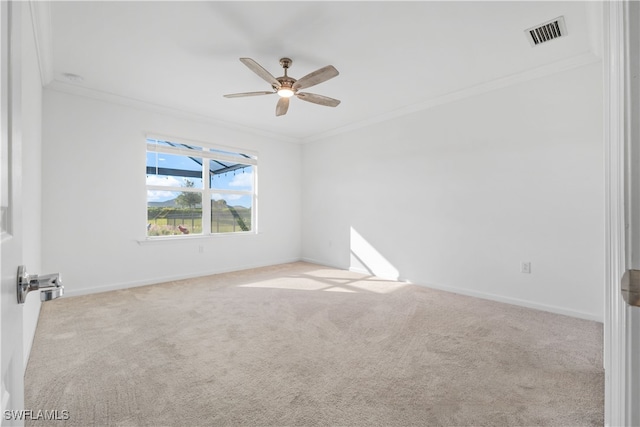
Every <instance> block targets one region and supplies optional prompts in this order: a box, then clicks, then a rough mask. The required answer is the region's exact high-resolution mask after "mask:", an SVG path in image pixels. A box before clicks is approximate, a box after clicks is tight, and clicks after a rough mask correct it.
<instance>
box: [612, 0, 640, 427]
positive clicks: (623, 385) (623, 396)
mask: <svg viewBox="0 0 640 427" xmlns="http://www.w3.org/2000/svg"><path fill="white" fill-rule="evenodd" d="M629 6H630V4H629V2H628V1H626V0H625V1H622V2H618V1H610V2H603V41H604V46H603V47H604V57H603V59H604V61H603V63H604V67H603V71H604V113H605V115H604V142H605V227H606V228H605V250H606V259H605V328H604V339H605V342H604V365H605V366H604V368H605V425H609V426H625V425H632V424H633V423H634V422H636V421H637V420H638V410H639V408H638V406H639V403H638V399H640V396H638V387H637V385H638V381H639V378H634V377H633V376H637V375H638V366H636V365H637V363H636V362H637V358H635V357H633V354H634V353H633V352H636V351H638V350H639V349H637V348H635V346H637V343H638V341H637V340H635V339H632V337H633V336H634V335H632V332H633V334H637V333H638V332H639V329H640V328H639V326H638V316H637V313H636V311H637V310H638V309H636V308H633V307H630V306H629V305H627V303H626V302H625V301H624V299H623V297H622V293H621V289H620V283H621V278H622V275H623V274H624V273H625V271H626V270H627V269H630V268H631V264H630V263H629V262H630V260H631V258H630V255H631V252H632V247H631V246H629V243H630V241H631V239H629V236H630V234H629V233H635V232H636V231H635V227H637V226H638V225H640V224H638V220H637V219H635V218H634V216H633V215H629V214H630V213H631V211H630V210H628V209H629V205H630V201H631V196H632V194H631V193H630V191H629V188H630V187H632V188H636V187H635V186H636V185H637V183H634V182H633V180H634V179H635V177H636V175H637V170H635V169H636V168H638V165H634V164H632V162H630V156H629V154H630V149H631V147H632V145H631V139H630V137H631V136H634V135H635V131H634V132H631V130H632V128H631V125H632V124H633V123H636V119H633V120H632V115H631V114H632V111H633V110H631V106H632V105H633V103H632V100H633V99H635V102H637V100H638V97H639V96H640V94H638V93H633V91H632V90H631V86H630V84H629V83H630V80H629V65H630V63H631V60H636V61H637V60H638V56H639V52H635V51H633V49H632V48H631V47H633V46H636V47H637V43H636V42H633V43H630V38H629V34H630V26H634V27H633V28H634V31H631V33H632V34H637V26H638V25H639V23H638V22H635V20H633V19H630V11H629ZM633 97H635V98H633ZM634 138H635V136H634ZM635 143H636V145H637V141H636V142H635ZM631 168H633V169H631ZM630 183H633V184H634V185H633V186H630V185H629V184H630ZM635 197H637V196H635V195H634V198H635ZM632 225H633V226H634V228H631V226H632Z"/></svg>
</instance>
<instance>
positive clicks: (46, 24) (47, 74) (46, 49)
mask: <svg viewBox="0 0 640 427" xmlns="http://www.w3.org/2000/svg"><path fill="white" fill-rule="evenodd" d="M29 9H30V11H31V20H32V21H33V38H34V40H35V45H36V54H37V56H38V66H39V67H40V80H41V81H42V87H45V86H47V85H48V84H49V83H51V82H52V81H53V78H54V74H53V35H52V25H51V3H50V2H49V1H35V0H30V1H29Z"/></svg>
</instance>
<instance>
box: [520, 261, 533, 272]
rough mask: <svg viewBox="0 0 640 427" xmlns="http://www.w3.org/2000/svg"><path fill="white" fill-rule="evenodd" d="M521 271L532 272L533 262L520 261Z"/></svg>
mask: <svg viewBox="0 0 640 427" xmlns="http://www.w3.org/2000/svg"><path fill="white" fill-rule="evenodd" d="M520 273H525V274H531V262H530V261H522V262H521V263H520Z"/></svg>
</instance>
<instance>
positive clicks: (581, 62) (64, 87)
mask: <svg viewBox="0 0 640 427" xmlns="http://www.w3.org/2000/svg"><path fill="white" fill-rule="evenodd" d="M601 60H602V59H601V58H600V57H599V56H598V55H596V54H594V53H592V52H591V51H589V52H585V53H583V54H581V55H576V56H574V57H571V58H568V59H565V60H561V61H557V62H554V63H552V64H548V65H544V66H541V67H537V68H533V69H530V70H526V71H523V72H521V73H516V74H511V75H509V76H505V77H501V78H498V79H494V80H490V81H488V82H485V83H481V84H478V85H474V86H470V87H468V88H465V89H462V90H459V91H455V92H451V93H448V94H445V95H442V96H439V97H435V98H431V99H428V100H426V101H423V102H420V103H417V104H412V105H408V106H406V107H402V108H399V109H396V110H393V111H390V112H388V113H383V114H379V115H377V116H374V117H371V118H367V119H364V120H359V121H356V122H353V123H350V124H348V125H345V126H341V127H338V128H335V129H332V130H329V131H327V132H322V133H320V134H317V135H312V136H309V137H305V138H295V137H291V136H286V135H282V134H277V133H273V132H269V131H265V130H262V129H257V128H252V127H250V126H246V125H240V124H237V123H233V122H228V121H224V120H220V119H216V118H213V117H211V116H207V115H204V114H200V113H195V112H190V111H186V110H181V109H178V108H173V107H167V106H163V105H158V104H153V103H149V102H146V101H141V100H138V99H133V98H128V97H125V96H121V95H116V94H112V93H108V92H103V91H100V90H96V89H90V88H87V87H84V86H78V85H74V84H71V83H65V82H61V81H59V80H55V79H53V78H52V80H51V82H50V83H49V84H48V85H47V89H51V90H55V91H58V92H64V93H69V94H72V95H77V96H83V97H87V98H92V99H96V100H100V101H104V102H109V103H112V104H119V105H124V106H129V107H133V108H137V109H141V110H146V111H152V112H156V113H160V114H166V115H169V116H172V117H178V118H184V119H188V120H194V121H199V122H205V123H210V124H214V125H216V126H222V127H225V128H227V129H230V130H234V131H239V132H243V133H248V134H253V135H256V136H261V137H266V138H270V139H275V140H279V141H283V142H289V143H295V144H301V143H310V142H314V141H319V140H322V139H325V138H329V137H332V136H336V135H340V134H343V133H346V132H351V131H354V130H357V129H361V128H364V127H367V126H371V125H374V124H377V123H382V122H386V121H388V120H393V119H396V118H399V117H402V116H406V115H409V114H412V113H416V112H419V111H423V110H427V109H429V108H433V107H437V106H439V105H444V104H448V103H450V102H455V101H459V100H461V99H465V98H469V97H473V96H477V95H481V94H484V93H487V92H491V91H494V90H497V89H502V88H505V87H509V86H512V85H515V84H519V83H523V82H527V81H529V80H534V79H538V78H542V77H547V76H550V75H553V74H556V73H560V72H563V71H568V70H572V69H574V68H580V67H584V66H587V65H591V64H595V63H598V62H601Z"/></svg>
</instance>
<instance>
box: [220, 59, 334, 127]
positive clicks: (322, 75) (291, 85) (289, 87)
mask: <svg viewBox="0 0 640 427" xmlns="http://www.w3.org/2000/svg"><path fill="white" fill-rule="evenodd" d="M240 61H241V62H242V63H243V64H244V65H246V66H247V67H249V69H250V70H251V71H253V72H254V73H256V74H257V75H258V76H260V77H262V78H263V79H264V80H265V81H266V82H267V83H269V84H270V85H271V87H272V88H273V90H271V91H262V92H243V93H231V94H228V95H224V97H225V98H240V97H243V96H259V95H273V94H274V93H277V94H278V95H280V99H279V100H278V104H276V116H283V115H285V114H287V110H288V109H289V98H291V97H292V96H294V95H295V96H297V97H298V99H302V100H303V101H307V102H312V103H314V104H318V105H324V106H327V107H336V106H337V105H338V104H340V101H339V100H337V99H333V98H329V97H328V96H323V95H317V94H315V93H308V92H298V91H299V90H300V89H306V88H308V87H311V86H315V85H317V84H319V83H322V82H325V81H327V80H329V79H332V78H334V77H335V76H337V75H338V74H339V73H338V70H336V69H335V67H334V66H333V65H327V66H326V67H322V68H320V69H319V70H316V71H314V72H312V73H309V74H307V75H306V76H304V77H301V78H300V79H298V80H296V79H294V78H293V77H289V76H288V75H287V70H288V69H289V67H290V66H291V64H292V62H293V61H292V60H291V59H289V58H282V59H280V65H281V66H282V68H284V76H282V77H278V78H276V77H273V76H272V75H271V73H269V72H268V71H267V70H265V69H264V68H263V67H262V66H261V65H260V64H258V63H257V62H256V61H254V60H253V59H251V58H240Z"/></svg>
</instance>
